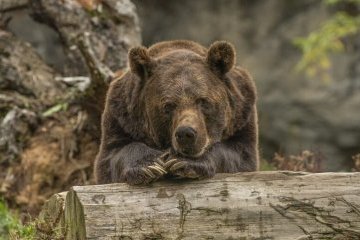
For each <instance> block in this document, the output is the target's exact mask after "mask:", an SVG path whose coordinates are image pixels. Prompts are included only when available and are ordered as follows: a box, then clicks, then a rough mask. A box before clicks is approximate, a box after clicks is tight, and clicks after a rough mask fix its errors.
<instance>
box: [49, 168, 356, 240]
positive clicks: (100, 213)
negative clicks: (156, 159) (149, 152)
mask: <svg viewBox="0 0 360 240" xmlns="http://www.w3.org/2000/svg"><path fill="white" fill-rule="evenodd" d="M64 196H65V195H64V194H62V195H56V196H54V197H53V198H52V200H51V201H49V202H48V204H46V205H45V208H44V210H43V212H42V216H48V218H47V219H45V221H47V222H51V221H50V220H49V219H50V218H51V217H50V218H49V216H51V213H52V212H54V213H56V214H55V215H56V219H64V220H61V221H59V224H60V226H62V228H60V229H62V234H64V236H65V237H66V239H360V173H318V174H310V173H303V172H254V173H238V174H221V175H218V176H216V177H215V178H213V179H209V180H201V181H179V180H171V181H170V180H167V181H162V182H156V183H154V184H152V185H151V186H129V185H127V184H109V185H93V186H75V187H73V188H72V189H71V190H70V191H69V192H68V193H67V195H66V200H65V201H64V198H62V197H64ZM56 202H58V203H59V204H63V202H64V211H62V214H60V215H61V216H60V215H59V204H56ZM50 205H51V206H53V207H51V206H50ZM54 219H55V216H54ZM43 220H44V219H43ZM55 225H56V224H55ZM52 227H53V228H56V226H54V224H53V225H52ZM58 229H59V228H58Z"/></svg>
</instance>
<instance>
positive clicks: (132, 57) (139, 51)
mask: <svg viewBox="0 0 360 240" xmlns="http://www.w3.org/2000/svg"><path fill="white" fill-rule="evenodd" d="M128 57H129V65H130V69H131V72H132V73H134V74H136V75H138V76H139V77H140V78H141V79H146V78H147V77H148V76H149V75H150V74H151V70H152V67H153V65H154V61H153V60H152V59H151V57H150V55H149V53H148V50H147V49H146V48H145V47H134V48H132V49H130V51H129V56H128Z"/></svg>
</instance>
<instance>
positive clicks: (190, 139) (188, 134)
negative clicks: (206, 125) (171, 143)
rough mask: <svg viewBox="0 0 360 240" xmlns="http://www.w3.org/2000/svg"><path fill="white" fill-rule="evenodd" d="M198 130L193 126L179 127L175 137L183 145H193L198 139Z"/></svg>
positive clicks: (186, 146) (187, 146)
mask: <svg viewBox="0 0 360 240" xmlns="http://www.w3.org/2000/svg"><path fill="white" fill-rule="evenodd" d="M196 135H197V133H196V130H195V129H194V128H192V127H186V126H185V127H184V126H182V127H179V128H178V129H177V130H176V132H175V138H176V141H177V142H178V144H179V145H180V146H182V147H185V148H189V147H192V146H193V145H194V143H195V140H196Z"/></svg>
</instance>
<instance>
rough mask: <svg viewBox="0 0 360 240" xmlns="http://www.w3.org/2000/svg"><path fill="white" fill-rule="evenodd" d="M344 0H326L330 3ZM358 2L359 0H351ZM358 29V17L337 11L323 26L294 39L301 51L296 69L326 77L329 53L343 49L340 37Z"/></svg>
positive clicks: (353, 32)
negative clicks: (307, 34) (305, 35)
mask: <svg viewBox="0 0 360 240" xmlns="http://www.w3.org/2000/svg"><path fill="white" fill-rule="evenodd" d="M339 1H344V0H327V2H329V3H331V4H335V3H336V2H339ZM353 2H360V0H353ZM359 30H360V17H359V16H357V17H353V16H349V15H347V14H346V13H343V12H338V13H336V14H335V15H334V16H333V17H332V18H331V19H329V20H328V21H326V22H325V23H324V24H323V26H322V27H321V28H320V29H319V30H317V31H314V32H312V33H310V35H309V36H308V37H306V38H298V39H296V40H295V41H294V43H295V45H297V46H298V47H299V48H300V49H301V50H302V52H303V56H302V58H301V60H300V61H299V63H298V64H297V67H296V68H297V70H299V71H305V72H306V74H308V75H310V76H314V75H317V74H318V75H319V74H320V75H321V76H322V77H323V78H325V79H326V78H327V74H326V71H327V70H328V69H329V68H330V67H331V62H330V58H329V55H330V54H332V53H337V52H341V51H343V50H344V47H345V46H344V43H343V42H342V38H344V37H346V36H349V35H351V34H355V33H357V32H358V31H359Z"/></svg>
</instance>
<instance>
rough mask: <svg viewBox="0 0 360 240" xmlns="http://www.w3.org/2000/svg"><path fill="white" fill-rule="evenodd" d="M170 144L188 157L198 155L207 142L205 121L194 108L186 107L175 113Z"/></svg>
mask: <svg viewBox="0 0 360 240" xmlns="http://www.w3.org/2000/svg"><path fill="white" fill-rule="evenodd" d="M173 129H174V130H173V133H172V146H173V148H174V150H175V151H176V152H178V153H180V154H182V155H185V156H188V157H194V158H197V157H200V156H201V155H202V154H203V153H204V151H205V149H206V147H207V146H208V144H209V140H208V136H207V133H206V126H205V122H204V121H203V119H202V115H201V114H200V113H199V112H198V111H196V110H195V109H186V110H183V111H179V112H178V114H176V116H175V119H174V125H173Z"/></svg>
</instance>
